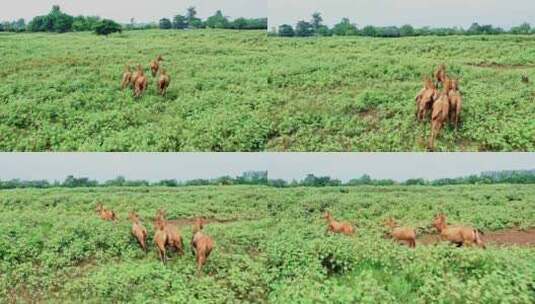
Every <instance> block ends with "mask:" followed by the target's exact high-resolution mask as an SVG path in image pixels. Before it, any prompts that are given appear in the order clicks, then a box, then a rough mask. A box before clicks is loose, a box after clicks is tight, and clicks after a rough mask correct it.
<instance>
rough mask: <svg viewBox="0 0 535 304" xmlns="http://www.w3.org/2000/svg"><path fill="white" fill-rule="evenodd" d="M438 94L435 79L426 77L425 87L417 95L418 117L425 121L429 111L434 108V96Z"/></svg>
mask: <svg viewBox="0 0 535 304" xmlns="http://www.w3.org/2000/svg"><path fill="white" fill-rule="evenodd" d="M435 96H436V87H435V84H434V83H433V81H432V80H431V79H430V78H429V77H426V78H425V80H424V87H423V88H422V89H421V90H420V92H419V93H418V95H416V98H415V100H416V117H417V118H418V120H419V121H423V120H424V119H425V117H426V116H427V113H428V112H429V111H431V109H432V108H433V102H434V97H435Z"/></svg>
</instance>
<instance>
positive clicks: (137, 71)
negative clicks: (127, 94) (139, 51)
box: [130, 64, 143, 89]
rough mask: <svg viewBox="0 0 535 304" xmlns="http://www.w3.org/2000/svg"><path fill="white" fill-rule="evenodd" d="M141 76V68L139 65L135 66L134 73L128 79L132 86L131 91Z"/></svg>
mask: <svg viewBox="0 0 535 304" xmlns="http://www.w3.org/2000/svg"><path fill="white" fill-rule="evenodd" d="M141 74H143V67H141V65H140V64H138V65H137V67H136V69H135V71H134V72H133V73H132V77H131V78H130V84H131V85H132V89H134V84H135V83H136V81H137V79H138V78H139V77H140V76H141Z"/></svg>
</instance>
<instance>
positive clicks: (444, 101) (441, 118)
mask: <svg viewBox="0 0 535 304" xmlns="http://www.w3.org/2000/svg"><path fill="white" fill-rule="evenodd" d="M450 86H451V81H450V80H448V79H446V82H445V83H444V88H443V92H442V93H440V94H439V93H437V94H435V100H436V101H435V102H434V103H433V112H432V113H431V137H430V139H429V149H430V150H431V151H432V150H433V149H434V147H435V139H436V138H437V136H438V134H439V133H440V130H441V129H442V127H443V126H444V123H445V122H446V121H447V120H448V116H449V112H450V100H449V95H448V94H449V91H450Z"/></svg>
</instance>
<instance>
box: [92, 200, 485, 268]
mask: <svg viewBox="0 0 535 304" xmlns="http://www.w3.org/2000/svg"><path fill="white" fill-rule="evenodd" d="M96 211H97V212H98V214H99V216H100V218H101V219H103V220H105V221H114V222H115V221H117V220H118V218H117V216H116V214H115V212H114V211H112V210H109V209H106V208H105V207H104V206H103V205H102V204H101V203H99V204H97V208H96ZM165 216H166V214H165V211H163V210H161V209H160V210H158V211H157V212H156V216H155V219H154V244H155V245H156V249H157V250H158V256H159V257H160V260H161V261H162V263H164V264H165V262H166V261H167V249H168V248H170V249H171V248H172V249H174V250H175V251H176V252H177V253H178V255H180V256H182V255H184V242H183V239H182V235H181V234H180V231H179V229H178V226H177V225H176V224H175V223H173V222H172V221H167V220H166V219H165ZM323 217H324V218H325V219H326V220H327V231H326V233H329V232H333V233H342V234H346V235H353V234H355V229H354V228H353V226H352V225H351V224H350V223H346V222H338V221H336V220H335V219H334V218H333V216H332V215H331V213H330V212H326V213H325V214H324V216H323ZM128 219H129V220H130V221H131V222H132V235H133V236H134V237H135V239H136V240H137V241H138V243H139V245H140V246H141V248H142V249H143V250H144V251H145V252H147V247H148V246H147V235H148V233H147V228H145V226H143V224H142V223H141V220H140V218H139V215H137V214H136V213H135V212H133V211H131V212H129V213H128ZM204 224H206V221H205V220H204V219H202V218H200V217H198V218H196V219H195V222H194V224H193V229H192V236H191V250H192V253H193V255H195V259H196V262H197V271H198V273H200V271H201V269H202V267H203V266H204V264H206V261H207V259H208V256H209V255H210V253H211V252H212V250H213V248H214V246H215V244H214V240H213V239H212V238H211V237H210V236H208V235H206V234H205V233H203V231H202V230H203V228H204ZM385 225H386V227H387V228H388V229H389V234H390V236H391V237H392V238H393V239H396V240H398V241H403V242H407V243H408V245H409V247H411V248H414V247H416V230H415V229H414V228H410V227H398V225H397V223H396V221H395V220H394V219H393V218H389V219H388V220H387V221H386V222H385ZM433 226H434V227H435V228H436V229H437V231H438V232H439V233H440V237H441V239H442V240H443V241H449V242H451V243H454V244H456V245H457V246H459V247H460V246H471V245H473V244H475V245H477V246H479V247H482V248H485V245H484V244H483V241H482V240H481V237H480V232H479V231H478V230H477V229H474V228H472V227H467V226H448V224H447V223H446V216H445V215H444V214H438V215H437V216H436V217H435V219H434V221H433Z"/></svg>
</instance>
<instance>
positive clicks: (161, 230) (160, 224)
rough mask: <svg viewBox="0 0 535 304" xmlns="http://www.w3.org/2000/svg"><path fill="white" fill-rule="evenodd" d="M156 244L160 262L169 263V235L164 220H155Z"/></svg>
mask: <svg viewBox="0 0 535 304" xmlns="http://www.w3.org/2000/svg"><path fill="white" fill-rule="evenodd" d="M154 244H155V245H156V249H157V250H158V255H159V257H160V261H162V263H164V264H165V262H167V254H166V247H167V233H166V232H165V223H164V221H163V220H161V219H159V218H156V219H155V220H154Z"/></svg>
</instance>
